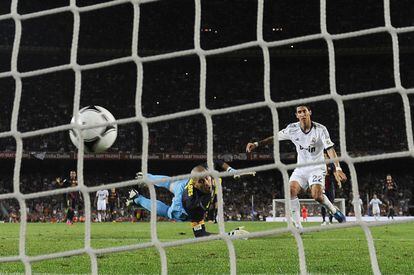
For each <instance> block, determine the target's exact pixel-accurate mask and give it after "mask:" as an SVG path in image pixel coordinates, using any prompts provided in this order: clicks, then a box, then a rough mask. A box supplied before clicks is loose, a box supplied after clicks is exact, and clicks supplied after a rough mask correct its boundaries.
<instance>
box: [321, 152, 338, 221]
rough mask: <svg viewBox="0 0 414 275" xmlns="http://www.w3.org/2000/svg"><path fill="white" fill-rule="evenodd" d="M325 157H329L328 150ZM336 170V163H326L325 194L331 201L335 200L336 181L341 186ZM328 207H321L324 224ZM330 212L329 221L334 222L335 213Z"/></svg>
mask: <svg viewBox="0 0 414 275" xmlns="http://www.w3.org/2000/svg"><path fill="white" fill-rule="evenodd" d="M324 156H325V159H329V156H328V154H327V153H326V151H325V152H324ZM334 172H335V164H333V163H327V164H326V176H325V190H324V192H325V195H326V197H327V198H328V200H329V201H330V202H331V203H334V202H335V189H336V188H335V183H337V184H338V187H339V188H341V182H340V181H337V180H336V178H335V175H334ZM326 213H327V211H326V208H325V206H322V207H321V215H322V225H326V224H327V223H326ZM328 213H329V223H332V220H333V215H332V214H331V213H330V212H328Z"/></svg>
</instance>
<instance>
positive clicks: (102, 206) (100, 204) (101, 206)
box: [97, 200, 106, 210]
mask: <svg viewBox="0 0 414 275" xmlns="http://www.w3.org/2000/svg"><path fill="white" fill-rule="evenodd" d="M97 206H98V210H106V201H99V200H98V205H97Z"/></svg>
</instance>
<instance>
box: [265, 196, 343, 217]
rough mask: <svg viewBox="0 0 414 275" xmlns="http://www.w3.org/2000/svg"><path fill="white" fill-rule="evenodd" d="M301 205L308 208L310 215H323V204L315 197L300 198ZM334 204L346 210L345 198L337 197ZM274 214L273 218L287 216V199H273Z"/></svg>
mask: <svg viewBox="0 0 414 275" xmlns="http://www.w3.org/2000/svg"><path fill="white" fill-rule="evenodd" d="M299 203H300V207H301V208H302V206H303V205H305V206H306V208H307V209H308V216H309V217H317V216H320V215H321V205H320V204H319V203H318V202H317V201H315V200H314V199H299ZM334 205H335V206H336V207H338V208H339V210H341V212H342V213H346V211H345V199H344V198H337V199H335V201H334ZM272 214H273V220H276V218H280V217H286V213H285V199H273V201H272Z"/></svg>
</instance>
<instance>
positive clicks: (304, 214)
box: [302, 206, 308, 222]
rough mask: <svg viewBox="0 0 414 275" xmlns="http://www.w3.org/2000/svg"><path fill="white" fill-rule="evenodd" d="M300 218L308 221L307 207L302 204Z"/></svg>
mask: <svg viewBox="0 0 414 275" xmlns="http://www.w3.org/2000/svg"><path fill="white" fill-rule="evenodd" d="M302 220H303V221H304V222H307V221H308V208H306V206H302Z"/></svg>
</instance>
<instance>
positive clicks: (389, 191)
mask: <svg viewBox="0 0 414 275" xmlns="http://www.w3.org/2000/svg"><path fill="white" fill-rule="evenodd" d="M397 190H398V186H397V183H396V182H395V180H394V179H393V177H392V176H391V175H390V174H388V175H387V176H386V177H385V183H384V195H385V199H386V200H387V203H388V205H393V206H395V198H396V195H397Z"/></svg>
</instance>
